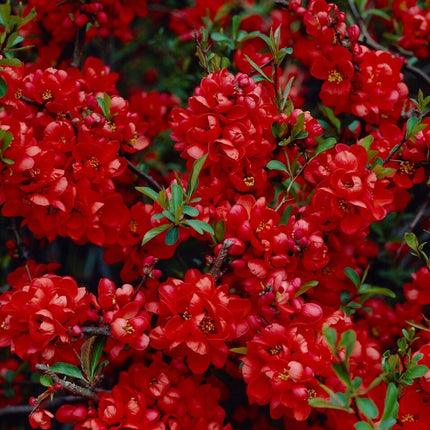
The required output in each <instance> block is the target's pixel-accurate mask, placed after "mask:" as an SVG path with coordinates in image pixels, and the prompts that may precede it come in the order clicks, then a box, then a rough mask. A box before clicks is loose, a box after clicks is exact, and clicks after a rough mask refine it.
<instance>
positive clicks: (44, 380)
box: [40, 375, 54, 387]
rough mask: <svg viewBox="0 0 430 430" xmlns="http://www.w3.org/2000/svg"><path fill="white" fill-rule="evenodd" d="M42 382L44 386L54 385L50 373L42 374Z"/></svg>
mask: <svg viewBox="0 0 430 430" xmlns="http://www.w3.org/2000/svg"><path fill="white" fill-rule="evenodd" d="M40 383H41V384H42V385H43V386H44V387H50V386H51V385H54V381H53V380H52V379H51V377H50V376H48V375H40Z"/></svg>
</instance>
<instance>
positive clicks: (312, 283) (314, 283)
mask: <svg viewBox="0 0 430 430" xmlns="http://www.w3.org/2000/svg"><path fill="white" fill-rule="evenodd" d="M317 285H318V281H310V282H306V284H303V285H302V286H301V287H300V288H299V289H298V290H297V291H296V294H294V297H295V298H297V297H299V296H301V295H302V294H304V293H306V291H308V290H310V289H311V288H313V287H316V286H317Z"/></svg>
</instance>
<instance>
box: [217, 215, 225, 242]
mask: <svg viewBox="0 0 430 430" xmlns="http://www.w3.org/2000/svg"><path fill="white" fill-rule="evenodd" d="M224 236H225V221H224V220H223V219H220V220H219V221H218V222H217V223H216V224H215V239H216V240H217V242H218V243H221V242H222V241H223V240H224Z"/></svg>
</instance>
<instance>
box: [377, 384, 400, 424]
mask: <svg viewBox="0 0 430 430" xmlns="http://www.w3.org/2000/svg"><path fill="white" fill-rule="evenodd" d="M398 395H399V390H398V388H397V387H396V385H395V384H394V383H393V382H390V383H389V384H388V387H387V394H386V395H385V402H384V412H383V414H382V418H381V422H384V421H386V420H388V419H390V418H394V419H396V418H397V412H398V410H399V402H398V400H397V398H398ZM379 428H381V426H380V427H379Z"/></svg>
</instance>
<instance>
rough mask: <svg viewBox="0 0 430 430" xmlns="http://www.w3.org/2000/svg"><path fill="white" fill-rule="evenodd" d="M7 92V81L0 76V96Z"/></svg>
mask: <svg viewBox="0 0 430 430" xmlns="http://www.w3.org/2000/svg"><path fill="white" fill-rule="evenodd" d="M6 94H7V83H6V81H5V80H4V79H3V78H2V77H1V76H0V98H1V97H3V96H4V95H6Z"/></svg>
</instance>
